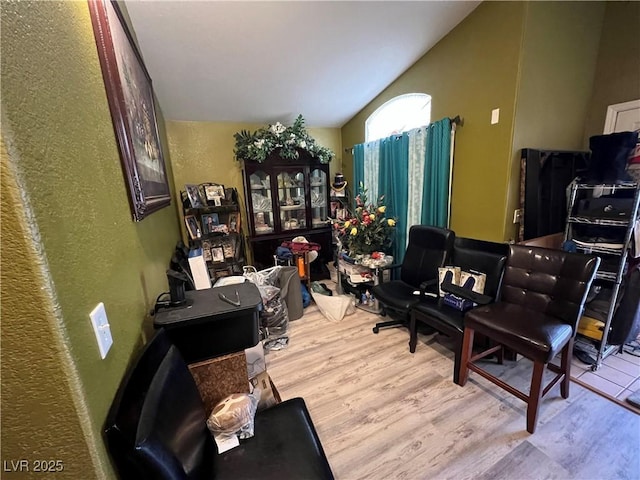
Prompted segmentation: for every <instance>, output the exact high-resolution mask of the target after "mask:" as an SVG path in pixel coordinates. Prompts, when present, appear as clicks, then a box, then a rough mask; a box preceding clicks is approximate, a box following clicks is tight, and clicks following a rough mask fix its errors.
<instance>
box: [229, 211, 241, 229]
mask: <svg viewBox="0 0 640 480" xmlns="http://www.w3.org/2000/svg"><path fill="white" fill-rule="evenodd" d="M228 226H229V233H240V215H238V214H237V213H230V214H229V220H228Z"/></svg>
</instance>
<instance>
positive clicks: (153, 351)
mask: <svg viewBox="0 0 640 480" xmlns="http://www.w3.org/2000/svg"><path fill="white" fill-rule="evenodd" d="M172 349H173V350H175V347H173V345H172V343H171V342H170V340H169V338H168V337H167V335H166V333H165V331H164V329H160V330H158V332H157V333H156V335H155V336H154V337H153V339H152V340H151V341H150V342H149V343H148V344H147V345H146V346H145V347H144V349H143V350H142V352H141V353H140V354H139V355H138V357H137V358H136V359H135V361H134V362H133V363H132V365H130V367H129V368H128V369H127V373H126V374H125V376H124V378H123V380H122V382H121V383H120V387H119V388H118V391H117V393H116V395H115V397H114V400H113V402H112V404H111V408H110V409H109V413H108V414H107V420H106V422H105V429H104V434H105V440H106V444H107V449H108V451H109V454H110V455H111V458H112V460H113V462H114V464H115V466H116V469H117V471H118V474H119V477H120V478H123V479H129V478H131V479H134V478H135V479H147V478H149V479H151V478H162V477H156V476H154V475H152V474H151V473H150V472H149V470H148V468H149V466H148V463H147V462H146V461H145V460H144V459H143V458H142V457H141V455H140V452H139V451H137V450H136V437H137V435H138V427H139V425H140V420H141V415H142V410H143V407H144V404H145V402H146V400H147V398H148V394H149V390H150V389H151V387H152V385H153V383H154V381H155V378H156V376H157V375H158V372H159V370H160V367H161V365H162V364H163V363H164V360H165V359H166V358H167V356H168V355H169V352H170V351H171V350H172ZM178 356H179V354H178ZM178 358H179V357H176V356H175V354H172V355H171V361H173V362H177V361H178ZM180 360H181V358H180ZM182 364H183V366H184V368H185V369H187V373H188V374H189V375H191V374H190V373H189V371H188V368H187V366H186V364H185V363H184V361H183V360H182ZM166 367H167V365H166V364H165V368H166ZM187 380H188V379H187ZM190 381H191V384H192V387H193V388H189V387H187V388H186V389H185V395H184V396H185V399H184V401H183V399H182V396H181V397H180V398H181V400H180V403H178V404H177V405H175V406H174V408H176V409H178V407H180V409H183V410H184V407H185V405H186V404H187V403H189V402H190V401H192V402H195V403H196V407H195V411H197V410H198V407H197V403H198V401H199V402H200V404H201V403H202V400H201V398H200V395H199V393H198V391H197V387H196V386H195V383H194V382H193V378H191V379H190ZM180 388H182V387H180ZM193 389H195V392H194V390H193ZM194 393H195V396H194ZM200 408H201V409H202V415H203V416H204V406H202V405H201V406H200ZM202 425H203V427H204V428H206V424H205V423H204V420H203V423H202ZM206 438H207V439H208V438H209V437H206ZM211 443H213V442H211ZM208 448H209V449H212V448H213V449H215V445H211V446H210V447H208ZM169 478H171V477H169Z"/></svg>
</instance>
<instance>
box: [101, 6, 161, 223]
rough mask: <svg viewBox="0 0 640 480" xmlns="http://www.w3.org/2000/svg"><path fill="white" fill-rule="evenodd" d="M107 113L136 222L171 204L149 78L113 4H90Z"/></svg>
mask: <svg viewBox="0 0 640 480" xmlns="http://www.w3.org/2000/svg"><path fill="white" fill-rule="evenodd" d="M89 11H90V14H91V23H92V24H93V33H94V36H95V39H96V45H97V47H98V57H99V59H100V66H101V68H102V77H103V79H104V84H105V89H106V92H107V100H108V102H109V110H110V111H111V119H112V121H113V128H114V131H115V134H116V142H117V144H118V150H119V152H120V160H121V163H122V167H123V173H124V177H125V181H126V185H127V190H128V191H129V203H130V205H131V210H132V214H133V219H134V220H135V221H140V220H142V219H143V218H145V217H146V216H148V215H149V214H151V213H153V212H155V211H156V210H159V209H161V208H163V207H166V206H167V205H169V204H170V203H171V192H170V189H169V182H168V180H167V172H166V169H165V163H164V157H163V154H162V146H161V144H160V135H159V133H158V123H157V120H156V112H155V105H154V96H153V89H152V86H151V77H149V73H148V72H147V69H146V67H145V65H144V62H143V61H142V57H141V56H140V53H139V52H138V49H137V48H136V46H135V43H134V42H133V40H132V37H131V33H130V32H129V29H128V27H127V24H126V22H125V21H124V18H123V16H122V13H121V11H120V9H119V7H118V5H117V4H116V2H114V1H110V0H89Z"/></svg>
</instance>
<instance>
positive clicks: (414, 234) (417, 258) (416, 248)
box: [400, 225, 455, 288]
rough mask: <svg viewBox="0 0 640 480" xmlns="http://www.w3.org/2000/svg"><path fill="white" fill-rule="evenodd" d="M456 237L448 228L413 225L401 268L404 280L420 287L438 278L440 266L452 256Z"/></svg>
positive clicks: (401, 275) (401, 276)
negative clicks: (423, 283) (425, 282)
mask: <svg viewBox="0 0 640 480" xmlns="http://www.w3.org/2000/svg"><path fill="white" fill-rule="evenodd" d="M454 238H455V234H454V232H453V231H451V230H448V229H446V228H439V227H432V226H429V225H413V226H412V227H411V228H410V229H409V245H408V246H407V251H406V253H405V255H404V260H403V261H402V268H401V270H400V278H401V279H402V281H403V282H406V283H408V284H409V285H412V286H413V287H416V288H418V287H419V286H420V284H421V283H422V282H424V281H425V280H432V279H435V278H438V267H442V266H443V265H444V264H445V262H446V261H447V259H448V258H449V257H450V255H451V251H452V249H453V240H454Z"/></svg>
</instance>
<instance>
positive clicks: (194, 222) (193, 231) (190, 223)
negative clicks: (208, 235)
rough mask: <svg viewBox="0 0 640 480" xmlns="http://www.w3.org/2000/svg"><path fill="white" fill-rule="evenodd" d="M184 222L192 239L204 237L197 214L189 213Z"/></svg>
mask: <svg viewBox="0 0 640 480" xmlns="http://www.w3.org/2000/svg"><path fill="white" fill-rule="evenodd" d="M184 223H185V224H186V225H187V232H188V233H189V238H190V239H191V240H197V239H198V238H201V237H202V230H201V229H200V224H199V223H198V219H197V218H196V217H195V215H187V216H186V217H184Z"/></svg>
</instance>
